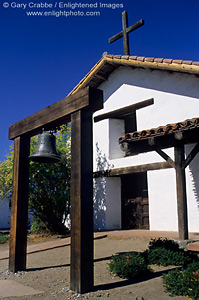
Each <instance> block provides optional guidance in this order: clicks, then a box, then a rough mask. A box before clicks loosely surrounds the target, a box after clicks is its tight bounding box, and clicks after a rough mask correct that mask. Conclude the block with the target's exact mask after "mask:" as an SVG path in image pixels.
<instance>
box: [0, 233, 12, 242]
mask: <svg viewBox="0 0 199 300" xmlns="http://www.w3.org/2000/svg"><path fill="white" fill-rule="evenodd" d="M9 238H10V236H9V234H4V233H0V244H5V243H6V242H7V241H8V240H9Z"/></svg>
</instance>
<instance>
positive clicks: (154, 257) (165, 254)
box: [145, 238, 197, 266]
mask: <svg viewBox="0 0 199 300" xmlns="http://www.w3.org/2000/svg"><path fill="white" fill-rule="evenodd" d="M145 256H146V257H147V262H148V264H157V265H162V266H169V265H175V266H187V265H188V264H190V263H191V262H193V261H196V260H197V256H196V255H194V254H191V253H190V252H188V251H185V250H184V249H180V248H179V245H178V243H177V242H175V241H173V240H169V239H161V238H159V239H154V240H152V241H151V242H150V243H149V250H146V252H145Z"/></svg>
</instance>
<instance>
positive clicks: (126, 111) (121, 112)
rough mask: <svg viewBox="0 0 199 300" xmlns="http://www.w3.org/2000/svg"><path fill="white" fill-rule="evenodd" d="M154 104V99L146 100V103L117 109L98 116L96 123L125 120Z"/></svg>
mask: <svg viewBox="0 0 199 300" xmlns="http://www.w3.org/2000/svg"><path fill="white" fill-rule="evenodd" d="M152 104H154V99H153V98H150V99H148V100H144V101H141V102H138V103H135V104H132V105H129V106H126V107H123V108H120V109H116V110H114V111H111V112H108V113H104V114H101V115H98V116H96V117H94V122H99V121H101V120H104V119H109V118H124V117H126V116H128V115H130V114H132V112H134V111H135V110H137V109H140V108H143V107H146V106H149V105H152Z"/></svg>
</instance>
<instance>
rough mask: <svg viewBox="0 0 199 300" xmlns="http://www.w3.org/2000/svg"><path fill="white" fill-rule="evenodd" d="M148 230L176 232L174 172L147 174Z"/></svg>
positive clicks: (165, 171) (167, 170) (151, 172)
mask: <svg viewBox="0 0 199 300" xmlns="http://www.w3.org/2000/svg"><path fill="white" fill-rule="evenodd" d="M147 177H148V178H147V179H148V187H149V190H148V193H149V224H150V230H157V231H158V230H160V231H177V230H178V218H177V201H176V181H175V170H174V169H165V170H157V171H149V172H147Z"/></svg>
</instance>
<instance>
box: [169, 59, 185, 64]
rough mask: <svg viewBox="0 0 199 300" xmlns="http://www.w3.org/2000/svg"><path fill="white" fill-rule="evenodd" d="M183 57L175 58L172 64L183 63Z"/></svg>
mask: <svg viewBox="0 0 199 300" xmlns="http://www.w3.org/2000/svg"><path fill="white" fill-rule="evenodd" d="M182 62H183V60H182V59H173V61H172V64H182Z"/></svg>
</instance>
